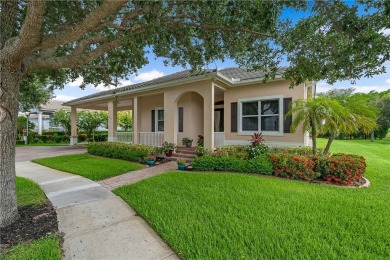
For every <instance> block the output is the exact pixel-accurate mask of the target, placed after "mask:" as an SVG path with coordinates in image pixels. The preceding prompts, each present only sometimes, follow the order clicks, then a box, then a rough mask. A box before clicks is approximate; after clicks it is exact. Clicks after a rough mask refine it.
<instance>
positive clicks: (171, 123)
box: [164, 93, 178, 144]
mask: <svg viewBox="0 0 390 260" xmlns="http://www.w3.org/2000/svg"><path fill="white" fill-rule="evenodd" d="M175 98H176V97H175V96H174V95H167V94H166V93H164V141H167V142H168V143H174V144H177V124H178V122H177V117H178V115H177V103H176V102H175Z"/></svg>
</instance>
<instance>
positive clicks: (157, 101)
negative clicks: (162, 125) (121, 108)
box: [138, 94, 164, 132]
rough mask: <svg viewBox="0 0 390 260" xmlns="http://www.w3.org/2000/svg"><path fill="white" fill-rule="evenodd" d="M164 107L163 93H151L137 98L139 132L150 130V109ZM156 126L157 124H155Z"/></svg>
mask: <svg viewBox="0 0 390 260" xmlns="http://www.w3.org/2000/svg"><path fill="white" fill-rule="evenodd" d="M160 107H164V95H163V94H159V95H151V96H144V97H139V98H138V109H139V111H138V115H139V117H140V121H139V122H140V126H139V131H140V132H152V112H151V111H152V110H154V109H156V108H160ZM156 127H157V126H156Z"/></svg>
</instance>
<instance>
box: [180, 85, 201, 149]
mask: <svg viewBox="0 0 390 260" xmlns="http://www.w3.org/2000/svg"><path fill="white" fill-rule="evenodd" d="M177 106H178V108H179V107H183V112H184V113H183V132H181V133H179V132H178V133H177V142H178V145H182V142H181V140H182V138H183V137H188V138H190V139H193V145H196V141H197V138H198V135H203V127H204V124H203V97H202V96H200V95H199V94H198V93H195V92H190V93H186V94H184V96H182V97H181V98H180V99H179V101H178V102H177Z"/></svg>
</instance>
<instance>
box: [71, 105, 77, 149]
mask: <svg viewBox="0 0 390 260" xmlns="http://www.w3.org/2000/svg"><path fill="white" fill-rule="evenodd" d="M70 123H71V129H70V144H71V145H75V144H77V108H76V107H74V106H72V107H71V110H70Z"/></svg>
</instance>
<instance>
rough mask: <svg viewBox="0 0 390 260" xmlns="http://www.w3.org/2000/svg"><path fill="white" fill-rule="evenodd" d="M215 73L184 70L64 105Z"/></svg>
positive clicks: (74, 100)
mask: <svg viewBox="0 0 390 260" xmlns="http://www.w3.org/2000/svg"><path fill="white" fill-rule="evenodd" d="M213 72H216V70H200V71H192V70H184V71H180V72H176V73H173V74H169V75H167V76H162V77H159V78H156V79H153V80H149V81H145V82H141V83H138V84H132V85H128V86H124V87H120V88H114V89H110V90H107V91H102V92H99V93H95V94H91V95H88V96H84V97H81V98H77V99H73V100H71V101H69V102H66V103H64V105H66V104H68V103H72V102H77V101H81V100H86V99H90V98H95V97H100V96H105V95H109V94H117V93H121V92H125V91H128V90H134V89H141V88H144V87H148V86H152V85H158V84H162V83H166V82H170V81H175V80H179V79H185V78H191V77H195V76H200V75H206V74H209V73H213Z"/></svg>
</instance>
